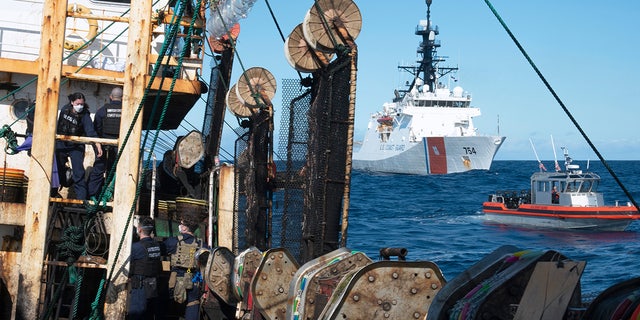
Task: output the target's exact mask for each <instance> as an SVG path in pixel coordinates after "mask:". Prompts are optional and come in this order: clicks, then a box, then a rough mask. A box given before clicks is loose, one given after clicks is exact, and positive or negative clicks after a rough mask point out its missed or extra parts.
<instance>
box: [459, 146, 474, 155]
mask: <svg viewBox="0 0 640 320" xmlns="http://www.w3.org/2000/svg"><path fill="white" fill-rule="evenodd" d="M462 149H464V153H465V154H476V148H474V147H462Z"/></svg>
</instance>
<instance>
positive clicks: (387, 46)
mask: <svg viewBox="0 0 640 320" xmlns="http://www.w3.org/2000/svg"><path fill="white" fill-rule="evenodd" d="M269 4H270V5H271V8H272V10H273V12H274V14H275V16H276V19H277V21H278V23H279V25H280V28H281V30H282V33H283V34H284V36H285V37H287V36H288V35H289V33H290V32H291V31H292V30H293V28H294V27H295V26H296V25H298V24H299V23H301V22H302V21H303V19H304V16H305V14H306V12H307V10H308V9H309V8H310V7H311V6H312V4H313V1H311V0H306V1H300V0H296V1H292V0H269ZM356 4H357V5H358V7H359V8H360V12H361V14H362V17H363V23H362V30H361V32H360V35H359V36H358V38H357V39H356V43H357V45H358V52H359V55H358V75H357V76H358V80H357V96H356V123H355V140H356V141H357V140H361V139H362V137H363V136H364V131H365V129H366V126H367V119H368V117H369V115H370V114H371V113H373V112H375V111H377V110H378V109H380V108H381V106H382V103H384V102H387V101H390V100H391V98H392V96H393V90H394V89H395V88H399V87H401V86H402V84H403V83H404V81H405V80H406V74H402V73H400V72H399V71H398V69H397V66H398V65H399V64H407V63H413V61H415V60H416V52H415V51H416V48H417V45H418V41H419V40H420V38H419V37H418V36H416V35H415V34H414V30H415V27H416V25H417V24H418V21H419V20H421V19H425V18H426V4H425V1H423V0H411V1H409V0H400V1H394V2H393V4H391V2H389V1H378V0H366V1H364V0H361V1H356ZM491 4H492V5H493V6H494V8H495V9H496V11H497V12H498V14H500V16H501V17H502V19H503V20H504V22H505V23H506V24H507V26H508V27H509V28H510V29H511V32H512V33H513V34H514V36H515V37H516V38H517V39H518V41H519V42H520V44H521V45H522V46H523V47H524V49H525V50H526V51H527V53H528V55H529V56H530V58H531V59H532V61H533V62H534V63H535V64H536V65H537V67H538V69H539V70H540V71H541V73H542V74H543V75H544V77H545V78H546V79H547V81H548V82H549V84H550V85H551V86H552V87H553V89H554V90H555V92H556V93H557V94H558V96H559V98H560V99H561V100H562V101H563V103H564V104H565V106H566V107H567V108H568V110H569V111H570V112H571V113H572V115H573V117H574V118H575V119H576V121H577V122H578V124H579V125H580V126H581V127H582V129H583V130H584V131H585V133H586V134H587V136H588V137H589V138H590V139H591V141H592V143H593V144H594V145H595V146H596V148H597V149H598V150H599V152H600V153H601V154H602V155H603V156H604V158H605V159H607V160H640V134H639V133H638V129H637V128H638V126H637V122H638V121H640V117H638V115H639V114H640V111H639V110H640V105H639V103H638V100H637V99H635V98H634V97H635V96H633V94H635V93H637V92H638V90H637V87H638V86H640V53H639V52H638V45H639V44H640V34H639V33H638V30H640V23H639V22H638V21H639V19H640V2H637V1H620V0H615V1H610V2H603V1H591V0H586V1H578V0H565V1H557V0H538V1H526V2H525V1H513V0H494V1H491ZM431 17H432V21H433V22H434V23H435V24H436V25H438V27H439V28H440V35H439V38H438V39H439V40H440V42H441V43H442V47H441V48H440V50H439V52H438V53H439V55H441V56H447V57H448V61H447V64H446V65H449V66H456V65H457V66H458V67H459V68H460V71H459V72H458V76H457V78H458V79H459V84H460V85H461V86H462V87H463V88H464V89H465V90H466V91H468V92H469V93H471V94H472V97H473V105H474V106H476V107H479V108H480V109H481V111H482V116H481V117H479V118H476V119H475V125H476V127H477V128H478V129H479V132H480V133H482V134H497V133H498V129H499V133H500V134H501V135H505V136H506V137H507V140H506V141H505V143H504V145H503V146H502V148H501V149H500V151H498V154H497V156H496V159H497V160H535V155H534V153H533V150H532V148H531V144H530V143H529V139H531V140H532V141H533V142H534V144H535V147H536V150H537V152H538V155H539V157H540V158H541V159H542V160H550V159H553V157H554V155H553V150H552V148H551V139H550V136H551V135H553V138H554V141H555V145H556V149H557V153H558V155H559V156H560V154H561V151H560V146H566V147H567V148H568V149H569V151H570V153H571V155H572V156H573V158H574V159H580V160H587V159H590V160H596V159H597V157H596V155H595V153H593V152H592V151H591V148H590V147H589V145H588V144H587V143H586V141H585V140H584V138H583V137H582V136H581V134H580V132H579V131H578V130H577V129H576V127H575V126H574V125H573V124H572V122H571V121H570V120H569V118H568V116H567V115H566V114H565V113H564V112H563V110H562V109H561V107H560V105H559V104H558V103H557V102H556V100H555V99H554V97H553V96H552V95H551V93H550V92H549V91H548V90H547V88H546V87H545V86H544V84H543V82H542V81H541V80H540V79H539V78H538V76H537V74H536V73H535V72H534V70H533V69H532V67H531V66H530V65H529V63H528V62H527V61H526V59H525V58H524V56H523V55H522V54H521V53H520V51H519V50H518V48H517V47H516V45H515V44H514V43H513V41H512V40H511V39H510V38H509V36H508V34H507V33H506V32H505V30H504V29H503V28H502V26H501V25H500V23H499V21H498V20H497V19H496V18H495V16H494V15H493V13H492V12H491V10H490V9H489V7H488V6H487V4H486V3H485V2H484V1H482V0H474V1H471V0H457V1H456V0H433V4H432V5H431ZM240 24H241V31H240V36H239V38H238V41H237V52H238V54H239V59H238V58H236V60H235V65H234V73H233V76H232V83H235V82H236V81H237V79H238V77H239V76H240V74H241V72H242V66H243V67H244V68H245V69H248V68H250V67H255V66H260V67H263V68H266V69H268V70H269V71H270V72H271V73H273V75H274V77H275V78H276V81H277V82H278V85H280V84H281V80H282V79H289V78H297V77H298V75H297V73H296V71H295V70H294V69H293V68H292V67H290V66H289V64H288V63H287V61H286V59H285V57H284V51H283V41H282V39H281V38H280V35H279V33H278V30H277V28H276V26H275V23H274V21H273V19H272V18H271V16H270V14H269V11H268V8H267V5H266V2H265V1H264V0H257V2H256V4H255V5H254V7H253V9H252V10H251V12H249V15H248V16H247V17H246V18H245V19H242V20H241V21H240ZM240 61H241V62H242V66H241V65H240ZM281 94H282V93H281V92H280V91H278V92H276V96H275V98H274V100H273V103H274V106H275V111H276V126H278V125H279V121H280V120H279V117H278V116H277V115H278V112H279V111H280V102H281V98H280V97H281ZM201 112H202V109H199V110H198V108H195V109H194V111H192V113H194V114H196V113H197V114H199V115H197V116H193V117H192V118H194V119H196V120H195V122H192V123H194V124H196V123H199V121H201V120H197V119H198V117H199V119H201V114H202V113H201ZM190 117H191V115H190ZM227 119H229V121H231V122H232V123H235V120H233V119H232V117H229V116H228V117H227ZM225 130H226V129H225ZM276 130H277V128H276ZM226 131H227V132H228V131H230V130H226ZM276 135H277V133H276ZM225 137H229V134H227V135H225ZM225 139H226V138H225ZM276 141H277V137H276ZM223 147H225V148H227V149H228V150H229V151H232V150H233V147H232V144H226V145H225V144H223Z"/></svg>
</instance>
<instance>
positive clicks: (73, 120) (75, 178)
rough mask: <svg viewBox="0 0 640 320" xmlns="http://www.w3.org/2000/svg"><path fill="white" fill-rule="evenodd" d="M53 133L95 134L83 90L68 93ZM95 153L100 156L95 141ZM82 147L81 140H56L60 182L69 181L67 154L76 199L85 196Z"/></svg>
mask: <svg viewBox="0 0 640 320" xmlns="http://www.w3.org/2000/svg"><path fill="white" fill-rule="evenodd" d="M57 133H58V134H62V135H69V136H87V137H94V138H95V137H97V136H98V135H97V134H96V131H95V130H94V129H93V124H92V123H91V117H90V116H89V108H88V107H87V104H86V103H85V98H84V94H82V93H81V92H76V93H73V94H71V95H69V103H68V104H66V105H64V106H63V107H62V110H60V115H59V116H58V127H57ZM94 145H95V151H96V157H100V156H102V147H101V146H100V144H99V143H95V144H94ZM84 151H85V146H84V144H82V143H75V142H71V141H56V152H55V157H56V163H57V166H58V176H59V178H60V182H61V184H62V185H64V186H69V184H70V182H69V181H67V177H66V172H67V170H66V163H67V158H71V168H72V169H73V175H72V179H71V180H72V183H73V190H74V191H75V198H76V199H79V200H86V199H87V183H86V181H85V180H84Z"/></svg>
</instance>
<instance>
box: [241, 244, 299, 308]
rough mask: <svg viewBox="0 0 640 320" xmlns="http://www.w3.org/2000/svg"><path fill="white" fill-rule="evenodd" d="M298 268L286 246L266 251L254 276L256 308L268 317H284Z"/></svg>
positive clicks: (253, 292)
mask: <svg viewBox="0 0 640 320" xmlns="http://www.w3.org/2000/svg"><path fill="white" fill-rule="evenodd" d="M298 268H299V265H298V262H297V261H296V260H295V259H294V258H293V256H292V255H291V253H289V251H288V250H287V249H285V248H276V249H271V250H268V251H266V252H265V254H264V257H263V258H262V261H261V263H260V266H259V267H258V269H257V270H256V273H255V276H254V277H253V282H252V284H251V292H252V295H253V302H254V303H255V307H256V309H257V310H258V311H260V313H261V314H262V316H264V317H265V318H266V319H271V320H275V319H284V317H285V313H286V311H287V300H288V294H289V283H291V280H292V279H293V276H294V274H295V273H296V271H297V270H298Z"/></svg>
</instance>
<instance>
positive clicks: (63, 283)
mask: <svg viewBox="0 0 640 320" xmlns="http://www.w3.org/2000/svg"><path fill="white" fill-rule="evenodd" d="M68 278H69V273H68V272H65V273H64V274H63V275H62V280H61V281H60V284H59V286H58V288H57V289H56V292H55V294H54V295H53V299H52V300H51V301H58V300H59V299H60V295H62V291H63V290H64V287H65V286H66V284H67V280H68ZM56 305H57V304H56V303H51V304H50V305H49V307H48V308H47V309H46V312H45V313H44V315H43V316H42V318H41V319H43V320H46V319H49V318H50V317H51V313H52V312H53V309H54V308H55V307H56Z"/></svg>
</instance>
